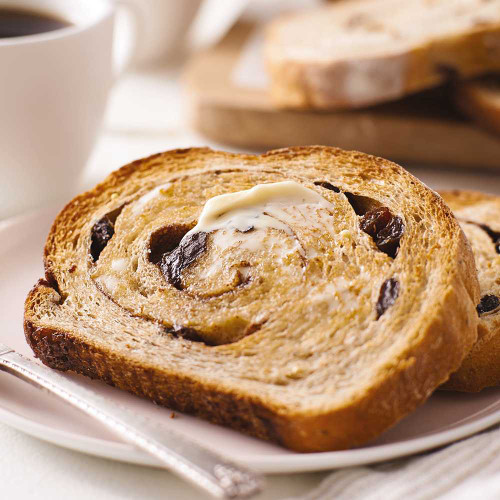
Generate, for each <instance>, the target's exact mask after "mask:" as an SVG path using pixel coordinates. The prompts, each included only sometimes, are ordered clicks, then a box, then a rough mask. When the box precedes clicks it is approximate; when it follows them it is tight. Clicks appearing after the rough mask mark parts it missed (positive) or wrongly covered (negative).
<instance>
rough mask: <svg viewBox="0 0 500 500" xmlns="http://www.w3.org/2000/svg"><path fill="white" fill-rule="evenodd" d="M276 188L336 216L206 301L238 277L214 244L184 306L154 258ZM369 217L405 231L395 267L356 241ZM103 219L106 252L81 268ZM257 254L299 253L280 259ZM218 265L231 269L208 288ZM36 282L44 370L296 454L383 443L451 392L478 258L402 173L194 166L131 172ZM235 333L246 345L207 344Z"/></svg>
mask: <svg viewBox="0 0 500 500" xmlns="http://www.w3.org/2000/svg"><path fill="white" fill-rule="evenodd" d="M282 180H294V181H296V182H298V183H300V184H301V185H303V186H306V187H308V188H309V189H311V190H313V191H315V192H316V193H318V194H319V195H321V197H322V199H323V198H324V199H325V200H328V202H329V203H330V204H331V208H329V209H328V210H327V211H324V210H323V211H321V210H319V209H317V210H319V211H315V212H314V213H315V214H316V215H314V216H311V217H312V218H308V217H305V218H304V217H302V216H300V217H299V216H297V217H298V218H297V219H296V222H294V224H293V234H295V235H296V238H297V240H295V239H290V236H287V234H288V233H283V232H279V231H277V232H276V231H275V232H270V233H266V234H265V235H263V236H262V237H260V236H259V237H258V238H257V240H249V243H251V246H254V245H256V248H257V250H258V251H259V252H261V253H258V254H257V257H258V258H257V257H255V256H254V254H253V253H252V252H247V255H246V259H247V264H246V268H247V269H246V271H247V277H248V276H249V277H250V280H246V282H245V284H244V285H243V286H239V285H238V283H237V284H236V285H234V284H233V285H231V287H230V289H229V290H228V291H227V293H220V294H219V295H213V294H212V295H211V296H210V294H208V295H207V293H208V292H210V290H212V289H213V287H214V286H219V285H220V282H224V283H225V280H226V278H227V276H229V275H230V272H231V269H233V268H234V265H235V264H239V263H240V262H239V261H238V260H237V257H236V256H237V252H238V251H240V248H241V246H235V247H234V248H233V247H230V248H229V249H227V251H226V252H224V253H218V250H217V248H216V246H214V245H215V243H214V239H213V238H215V237H216V236H217V235H216V234H212V235H211V236H210V234H209V236H208V238H209V240H208V243H207V245H208V246H207V250H206V252H205V253H203V257H200V258H199V261H196V263H195V265H193V266H191V267H188V268H187V269H186V271H185V272H184V275H183V277H182V279H183V280H184V282H183V283H184V285H183V286H187V287H188V288H187V290H188V292H189V293H186V291H185V290H184V289H179V288H176V287H175V286H172V285H170V284H169V283H167V281H166V280H165V278H164V276H163V275H162V273H161V270H160V269H159V267H158V265H157V264H156V262H157V260H156V257H155V255H156V253H157V248H156V243H159V246H160V247H161V246H162V245H166V247H168V248H170V249H171V243H172V241H170V240H169V238H174V237H178V236H179V234H182V231H181V229H182V230H184V231H186V230H187V229H188V228H189V227H192V226H193V225H194V223H195V222H196V220H197V218H198V217H199V213H200V211H201V208H202V206H203V205H204V203H205V202H206V200H207V199H208V198H211V197H212V196H214V195H217V194H221V193H224V192H232V191H239V190H241V189H242V188H250V187H252V186H253V185H255V184H259V183H269V182H275V181H282ZM374 206H375V207H377V206H386V207H388V209H390V211H391V212H392V214H393V216H397V217H399V218H400V219H399V220H400V222H401V223H403V224H404V233H403V236H402V238H401V240H400V241H399V245H400V246H399V251H398V252H397V255H396V256H395V257H394V254H393V256H390V255H389V253H386V252H387V250H386V251H382V250H380V248H381V247H379V246H377V245H379V244H381V242H380V241H379V243H378V244H377V245H376V244H375V241H374V239H373V238H372V237H371V236H370V235H369V234H367V232H365V231H363V230H361V228H360V221H361V220H363V217H364V216H363V215H362V214H363V213H364V212H366V211H367V210H369V209H370V208H373V207H374ZM290 210H292V211H293V207H292V208H290ZM325 210H326V209H325ZM118 212H119V215H117V214H118ZM105 217H108V218H114V219H115V221H114V228H115V229H114V235H113V237H112V238H111V239H109V241H108V242H107V245H106V246H105V247H104V249H102V251H101V253H100V254H99V255H97V254H96V253H95V252H94V253H93V254H91V252H93V250H95V249H94V248H93V246H92V243H93V238H92V234H94V233H95V228H96V224H97V223H100V222H101V221H102V220H103V219H104V218H105ZM394 218H395V217H393V218H392V219H391V222H392V221H394ZM294 220H295V219H294ZM300 221H302V222H300ZM304 221H305V222H304ZM173 229H176V230H177V229H179V232H178V234H177V233H176V234H174V232H173ZM251 234H252V232H251V231H250V232H249V236H248V237H249V238H251ZM165 235H166V236H168V237H167V238H163V237H164V236H165ZM257 235H259V233H257ZM266 239H268V241H271V242H272V243H273V244H274V243H276V244H277V243H278V242H281V241H284V242H285V243H286V244H287V245H288V244H292V243H293V241H298V242H300V245H304V247H303V248H305V249H307V252H306V251H305V250H304V253H301V252H300V250H297V248H299V247H296V246H293V245H292V247H291V248H292V251H291V252H284V253H283V252H278V253H275V250H273V248H278V249H279V245H278V247H276V245H275V246H274V247H271V248H270V249H269V248H267V247H264V248H263V247H262V246H261V241H266ZM291 242H292V243H291ZM177 243H178V242H177ZM177 243H176V244H177ZM169 245H170V246H169ZM294 245H295V243H294ZM173 246H175V245H173ZM177 248H178V247H177ZM257 250H256V251H257ZM313 250H315V252H314V251H313ZM241 251H243V250H241ZM93 255H94V256H93ZM167 255H168V254H167ZM235 255H236V256H235ZM95 257H97V260H96V262H94V258H95ZM212 257H214V258H215V257H216V258H215V260H214V262H215V263H216V264H217V265H219V266H221V267H222V268H223V270H222V271H220V273H219V274H217V273H216V274H215V278H213V279H211V278H210V273H209V272H208V271H210V270H211V265H212V262H211V260H210V259H212ZM123 259H124V260H125V262H123ZM276 259H278V260H276ZM266 266H267V267H266ZM290 266H291V267H290ZM268 268H269V269H268ZM45 269H46V277H45V280H42V281H40V282H39V283H38V284H37V285H36V286H35V288H34V289H33V290H32V291H31V293H30V294H29V296H28V298H27V301H26V309H25V332H26V338H27V341H28V342H29V344H30V345H31V347H32V349H33V351H34V352H35V354H36V355H37V356H38V357H39V358H40V359H41V360H42V361H43V362H44V363H45V364H47V365H49V366H51V367H53V368H57V369H60V370H74V371H76V372H78V373H83V374H85V375H87V376H90V377H93V378H99V379H101V380H104V381H105V382H107V383H110V384H112V385H115V386H117V387H119V388H121V389H125V390H128V391H131V392H133V393H135V394H137V395H140V396H145V397H147V398H150V399H151V400H153V401H155V402H157V403H159V404H162V405H166V406H169V407H171V408H173V409H177V410H179V411H182V412H188V413H192V414H195V415H198V416H200V417H203V418H207V419H209V420H211V421H213V422H216V423H219V424H223V425H227V426H230V427H232V428H234V429H238V430H240V431H243V432H246V433H249V434H252V435H254V436H257V437H260V438H264V439H269V440H272V441H275V442H278V443H280V444H282V445H283V446H286V447H288V448H291V449H294V450H298V451H324V450H332V449H343V448H348V447H352V446H356V445H359V444H362V443H364V442H366V441H367V440H369V439H372V438H374V437H376V436H377V435H378V434H380V433H381V432H382V431H384V430H385V429H387V428H388V427H389V426H391V425H393V424H394V423H396V422H397V421H398V420H399V419H400V418H402V417H403V416H405V415H406V414H408V413H409V412H411V411H412V410H414V409H415V407H416V406H418V405H419V404H421V403H423V402H424V401H425V400H426V398H427V397H428V396H429V395H430V394H431V393H432V391H433V390H434V389H435V388H436V387H437V386H439V385H440V384H442V383H443V382H444V381H445V380H447V378H448V377H449V375H450V373H452V372H454V371H456V369H457V368H458V367H459V366H460V364H461V362H462V360H463V358H464V357H465V355H466V353H467V352H468V351H469V350H470V348H471V346H472V344H473V343H474V342H475V340H476V336H477V323H478V317H477V313H476V309H475V306H476V304H477V302H478V301H479V290H478V284H477V280H476V276H475V269H474V261H473V256H472V252H471V250H470V247H469V245H468V242H467V240H466V239H465V236H464V235H463V232H462V231H461V229H460V227H459V225H458V223H457V222H456V220H455V218H454V217H453V215H452V213H451V212H450V210H449V209H448V207H447V206H446V205H445V204H444V203H443V202H442V200H441V198H439V197H438V196H437V195H435V193H433V192H432V191H431V190H429V189H428V188H426V187H425V186H424V185H423V184H422V183H420V182H419V181H418V180H417V179H415V178H414V177H413V176H411V175H410V174H409V173H407V172H406V171H404V170H403V169H402V168H401V167H399V166H397V165H395V164H393V163H391V162H388V161H385V160H382V159H380V158H375V157H372V156H368V155H364V154H362V153H357V152H346V151H342V150H339V149H335V148H326V147H305V148H291V149H285V150H278V151H272V152H269V153H266V154H264V155H262V156H252V155H236V154H229V153H221V152H215V151H210V150H207V149H191V150H178V151H170V152H166V153H163V154H160V155H155V156H152V157H150V158H146V159H144V160H140V161H137V162H134V163H132V164H130V165H127V166H125V167H123V168H122V169H120V170H118V171H117V172H115V173H113V174H111V175H110V176H109V177H108V178H107V179H106V180H105V181H104V182H103V183H102V184H100V185H98V186H96V187H95V188H94V189H93V190H92V191H89V192H87V193H84V194H82V195H80V196H78V197H77V198H75V199H74V200H73V201H72V202H71V203H69V204H68V206H67V207H66V208H65V209H64V210H63V211H62V212H61V214H60V215H59V216H58V217H57V219H56V221H55V222H54V225H53V227H52V230H51V232H50V234H49V236H48V239H47V244H46V248H45ZM290 269H291V270H292V271H290ZM228 273H229V274H228ZM200 276H201V277H203V276H204V278H203V279H201V280H200V279H199V278H200ZM212 276H214V275H213V273H212ZM231 276H232V275H231ZM106 278H107V279H106ZM186 280H187V282H188V284H187V285H186ZM226 281H227V280H226ZM388 282H390V283H389V284H390V287H389V288H388V285H387V283H388ZM395 282H397V284H398V285H396V284H395ZM210 287H212V289H211V288H210ZM181 288H182V287H181ZM396 288H398V290H399V291H397V290H395V289H396ZM384 290H385V292H384V293H381V292H383V291H384ZM212 291H213V290H212ZM395 292H397V293H395ZM381 306H383V307H382V308H381ZM384 308H385V309H384ZM381 309H382V310H381ZM235 325H236V326H237V325H242V327H244V328H245V332H244V337H243V338H239V337H238V338H239V340H238V339H236V340H235V341H234V342H231V343H223V344H222V345H207V344H206V343H205V342H203V341H202V340H203V339H205V338H208V339H209V340H210V339H211V340H216V341H217V340H220V338H221V335H222V334H225V333H227V331H226V330H228V328H229V327H231V328H229V330H228V331H230V333H231V332H232V333H234V331H235V330H234V328H232V327H234V326H235ZM196 333H198V334H199V335H198V336H196V335H194V334H196ZM237 333H238V332H237ZM208 335H210V336H208Z"/></svg>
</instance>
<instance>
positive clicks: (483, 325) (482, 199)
mask: <svg viewBox="0 0 500 500" xmlns="http://www.w3.org/2000/svg"><path fill="white" fill-rule="evenodd" d="M441 195H442V196H443V199H444V200H445V201H446V203H448V204H449V206H450V207H451V208H452V210H454V211H455V213H456V215H457V217H458V218H459V220H461V221H462V222H461V224H462V226H463V228H464V230H465V231H466V233H467V234H468V236H469V241H470V243H471V245H472V251H473V252H474V253H475V254H476V257H477V261H476V263H477V266H478V274H479V285H480V287H481V295H485V294H495V295H497V294H498V295H500V293H499V292H500V287H499V286H498V285H497V284H496V283H492V282H491V279H489V276H488V274H490V273H491V272H492V271H493V272H494V271H495V269H497V268H498V265H499V260H500V259H499V258H498V254H497V253H495V250H494V242H493V241H491V242H488V241H487V243H486V244H487V245H489V246H491V249H490V251H489V252H488V249H486V251H485V249H484V245H483V242H482V241H481V240H479V239H478V237H477V235H476V234H475V231H478V229H479V228H477V227H471V224H468V223H467V222H466V221H468V220H472V221H474V222H475V223H477V224H486V225H488V226H489V225H490V224H491V220H492V219H498V217H499V215H500V197H498V196H494V195H490V194H486V193H480V192H477V191H460V190H455V191H444V192H442V193H441ZM486 203H487V204H488V207H487V208H488V210H487V212H486V214H487V216H485V213H483V211H482V210H481V207H482V206H483V207H484V206H485V204H486ZM475 208H477V211H478V214H477V216H476V217H475V218H474V217H471V214H472V213H473V211H474V209H475ZM494 229H499V228H494ZM479 231H482V230H481V229H479ZM498 385H500V317H499V315H498V312H497V313H495V312H493V314H486V315H482V316H481V317H480V321H479V331H478V340H477V342H476V343H475V344H474V346H473V347H472V349H471V351H470V352H469V354H468V355H467V357H466V358H465V359H464V361H463V363H462V365H461V366H460V368H459V370H457V371H456V372H455V373H454V374H453V375H452V376H451V377H450V379H449V381H448V382H447V383H446V384H445V385H444V386H443V388H444V389H447V390H454V391H461V392H479V391H481V390H483V389H484V388H486V387H494V386H498Z"/></svg>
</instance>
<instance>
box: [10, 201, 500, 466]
mask: <svg viewBox="0 0 500 500" xmlns="http://www.w3.org/2000/svg"><path fill="white" fill-rule="evenodd" d="M54 215H55V211H54V210H45V211H43V212H39V213H36V214H33V215H29V216H25V217H21V218H17V219H11V220H9V221H6V222H2V223H0V242H1V243H0V245H1V248H0V308H1V318H2V328H1V329H0V342H3V343H5V344H8V345H10V346H12V347H13V348H15V349H16V350H17V351H18V352H20V353H22V354H24V355H26V356H30V357H31V352H30V349H29V348H28V346H27V345H26V344H25V341H24V334H23V326H22V322H23V302H24V298H25V296H26V294H27V292H28V290H29V289H30V288H31V287H32V286H33V284H34V283H35V282H36V281H37V279H38V278H41V277H42V276H43V269H42V249H43V244H44V240H45V237H46V234H47V232H48V229H49V226H50V223H51V221H52V219H53V217H54ZM74 378H77V379H78V380H80V382H81V383H82V384H84V385H87V386H91V387H92V389H93V390H94V391H96V392H99V393H100V394H102V395H105V396H106V397H107V398H109V399H112V400H115V401H117V402H119V403H121V404H124V405H127V406H128V407H130V408H131V409H133V410H135V411H136V412H139V413H141V414H143V415H146V416H148V417H149V418H152V419H154V420H156V421H159V422H161V423H162V425H166V426H168V427H172V428H175V429H176V430H178V431H179V432H181V433H185V434H187V435H189V436H190V437H191V438H193V439H196V440H198V441H200V442H201V443H204V444H205V445H206V446H209V447H212V448H216V449H217V450H218V451H219V452H220V453H222V454H225V455H227V456H229V457H231V458H233V459H234V460H238V461H240V462H241V463H245V464H247V465H249V466H251V467H253V468H255V469H258V470H260V471H262V472H268V473H281V472H294V471H313V470H321V469H334V468H339V467H346V466H350V465H360V464H366V463H371V462H377V461H382V460H388V459H393V458H397V457H402V456H405V455H409V454H412V453H417V452H421V451H424V450H428V449H431V448H435V447H438V446H441V445H444V444H447V443H451V442H453V441H456V440H457V439H461V438H464V437H467V436H470V435H471V434H473V433H475V432H478V431H481V430H483V429H486V428H487V427H489V426H491V425H493V424H495V423H498V422H500V389H491V390H486V391H483V392H482V393H480V394H474V395H466V394H458V393H447V392H438V393H436V394H435V395H434V396H432V398H431V399H430V400H429V401H428V402H427V403H426V404H425V405H424V406H422V407H421V408H419V409H418V410H417V411H416V412H415V413H413V414H412V415H410V416H409V417H407V418H406V419H404V420H403V421H402V422H401V423H399V424H398V425H397V426H396V427H394V428H393V429H391V430H390V431H388V432H386V433H385V434H384V435H383V436H382V437H380V438H379V439H378V440H377V441H375V442H373V443H371V444H370V445H368V446H365V447H363V448H358V449H354V450H349V451H338V452H329V453H311V454H298V453H293V452H291V451H287V450H284V449H283V448H281V447H279V446H275V445H272V444H269V443H265V442H263V441H259V440H257V439H253V438H250V437H247V436H244V435H242V434H239V433H237V432H234V431H231V430H228V429H225V428H222V427H218V426H216V425H212V424H209V423H208V422H205V421H202V420H199V419H197V418H194V417H189V416H187V415H179V414H176V418H173V419H172V418H170V417H171V414H172V412H171V411H170V410H168V409H166V408H160V407H158V406H155V405H153V404H152V403H150V402H148V401H145V400H142V399H139V398H137V397H135V396H132V395H130V394H127V393H124V392H122V391H119V390H117V389H114V388H112V387H109V386H107V385H105V384H103V383H100V382H95V381H90V380H87V379H86V378H84V377H80V376H74ZM0 421H2V422H5V423H7V424H9V425H11V426H13V427H16V428H17V429H20V430H22V431H24V432H26V433H28V434H31V435H33V436H36V437H38V438H40V439H44V440H46V441H50V442H52V443H55V444H58V445H60V446H64V447H67V448H71V449H74V450H79V451H82V452H85V453H89V454H93V455H98V456H101V457H107V458H112V459H116V460H122V461H127V462H132V463H138V464H145V465H155V464H156V462H155V461H154V460H153V459H152V458H150V457H148V456H146V455H144V454H143V453H142V452H140V451H139V450H136V449H135V448H134V447H132V446H130V445H128V444H125V443H123V442H120V441H119V440H118V439H116V438H115V437H113V435H111V434H110V433H108V432H107V431H106V430H105V429H103V428H101V427H100V425H99V424H97V423H95V422H93V421H92V420H91V419H89V418H88V417H86V416H85V415H83V414H81V413H80V412H78V411H77V410H74V409H73V408H71V407H69V406H67V405H66V404H65V403H62V402H60V401H58V400H56V399H55V398H53V397H51V396H49V395H47V394H45V393H43V392H41V391H39V390H37V389H35V388H33V387H31V386H30V385H28V384H26V383H23V382H21V381H19V380H17V379H16V378H14V377H12V376H11V375H7V374H5V373H0Z"/></svg>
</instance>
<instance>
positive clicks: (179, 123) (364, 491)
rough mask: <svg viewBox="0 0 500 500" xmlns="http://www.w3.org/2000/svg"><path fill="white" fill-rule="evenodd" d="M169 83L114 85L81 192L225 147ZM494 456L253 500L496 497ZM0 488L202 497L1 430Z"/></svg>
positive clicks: (429, 458) (169, 79) (32, 494)
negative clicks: (199, 129)
mask: <svg viewBox="0 0 500 500" xmlns="http://www.w3.org/2000/svg"><path fill="white" fill-rule="evenodd" d="M177 78H178V70H177V69H168V68H165V69H156V70H150V71H147V72H142V73H139V74H130V75H127V76H125V77H124V78H123V79H122V80H121V81H120V82H119V83H118V85H117V86H116V88H115V90H114V92H113V95H112V98H111V100H110V105H109V109H108V113H107V117H106V124H105V127H104V129H103V134H102V136H101V138H100V140H99V142H98V144H97V146H96V149H95V151H94V153H93V155H92V158H91V160H90V162H89V165H88V168H87V170H86V172H85V175H84V179H83V185H84V186H85V187H89V186H91V185H92V184H94V183H95V182H97V181H99V180H101V179H102V178H103V177H104V176H105V175H106V174H107V173H109V172H110V171H112V170H114V169H115V168H117V167H119V166H121V165H122V164H124V163H127V162H129V161H131V160H133V159H136V158H139V157H141V156H144V155H148V154H152V153H156V152H158V151H161V150H166V149H169V148H178V147H188V146H200V145H209V146H213V147H224V146H218V145H216V144H213V143H210V142H209V141H207V140H206V139H205V138H203V137H200V136H198V135H197V134H195V133H194V132H192V131H191V130H190V129H189V127H188V125H187V123H186V120H185V113H184V109H185V108H184V105H183V101H182V96H181V92H180V90H179V86H178V83H177ZM225 149H229V148H227V147H225ZM412 170H413V172H414V173H415V174H416V175H417V176H418V177H420V178H421V179H422V180H423V181H424V182H426V183H427V184H429V185H430V186H431V187H433V188H434V189H439V188H443V187H447V188H452V187H457V188H470V189H474V188H475V189H484V190H486V191H489V192H495V193H499V194H500V176H498V175H494V174H492V173H488V174H487V173H481V174H480V175H479V174H478V173H477V172H476V173H474V172H469V173H467V172H456V171H451V170H448V171H438V170H435V169H431V168H425V169H412ZM499 452H500V431H495V433H490V434H482V435H480V436H478V437H476V438H472V439H470V440H467V441H464V442H461V443H458V444H456V445H454V446H452V447H449V448H446V449H444V450H443V451H440V452H439V453H436V454H430V455H425V456H423V457H418V458H414V459H411V460H409V461H408V460H404V461H400V462H396V463H395V464H392V465H387V464H386V465H381V466H373V467H362V468H351V469H347V470H345V471H338V472H335V473H333V474H332V475H329V474H327V473H312V474H288V475H283V476H272V477H268V480H267V488H266V490H265V493H264V494H262V495H260V496H259V497H257V500H265V499H282V498H295V499H297V498H303V499H304V500H306V499H307V500H320V499H321V500H323V499H336V500H344V499H349V500H356V499H370V500H372V499H373V500H374V499H381V500H382V499H384V500H385V499H389V500H390V499H402V498H409V499H431V498H439V497H441V498H443V499H445V500H452V499H453V500H455V499H462V498H464V499H465V498H467V499H470V498H481V499H487V500H488V499H490V498H491V499H492V498H500V458H499V455H500V453H499ZM324 478H326V479H325V482H324V483H322V484H320V483H321V480H322V479H324ZM0 480H1V481H0V498H6V499H7V498H16V499H20V500H24V499H30V500H31V499H36V500H45V499H47V500H48V499H51V500H53V499H56V500H57V499H59V498H70V499H72V500H80V499H82V500H84V499H85V500H87V499H95V500H100V499H111V500H114V499H117V500H118V499H141V500H142V499H160V498H162V499H165V498H166V499H172V500H177V499H179V500H183V499H189V500H192V499H201V498H207V497H206V495H203V494H201V493H199V492H198V491H197V490H195V489H193V488H192V487H190V486H189V485H187V484H185V483H184V482H182V481H181V480H179V479H177V478H175V477H174V476H172V475H171V474H169V473H168V472H165V471H162V470H158V469H153V468H147V467H140V466H134V465H128V464H123V463H119V462H113V461H110V460H105V459H100V458H95V457H90V456H86V455H83V454H80V453H76V452H73V451H69V450H65V449H62V448H58V447H56V446H53V445H50V444H47V443H44V442H42V441H39V440H37V439H34V438H31V437H28V436H25V435H23V434H21V433H19V432H18V431H15V430H12V429H10V428H8V427H7V426H4V425H2V424H0ZM318 485H319V486H318ZM314 488H317V489H314ZM478 491H480V492H481V495H480V496H477V493H478ZM303 495H307V496H305V497H304V496H303ZM442 495H444V496H442Z"/></svg>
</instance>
